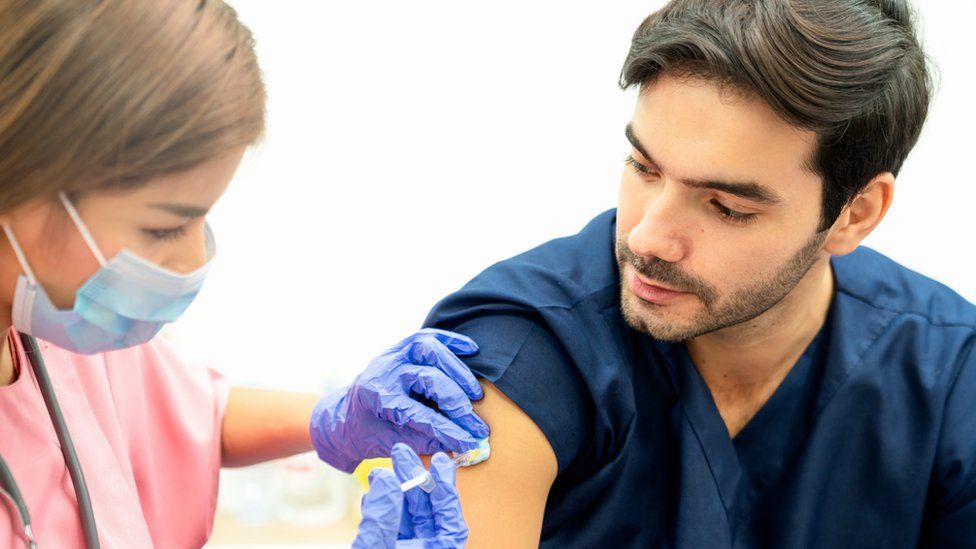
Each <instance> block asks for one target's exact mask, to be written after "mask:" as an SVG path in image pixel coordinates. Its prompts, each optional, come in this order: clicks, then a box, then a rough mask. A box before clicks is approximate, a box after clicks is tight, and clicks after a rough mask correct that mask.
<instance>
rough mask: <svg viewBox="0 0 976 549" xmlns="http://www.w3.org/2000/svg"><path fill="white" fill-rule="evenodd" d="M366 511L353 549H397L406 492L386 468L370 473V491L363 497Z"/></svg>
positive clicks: (363, 507) (363, 506)
mask: <svg viewBox="0 0 976 549" xmlns="http://www.w3.org/2000/svg"><path fill="white" fill-rule="evenodd" d="M362 509H363V520H362V521H361V522H360V523H359V534H358V535H357V536H356V540H355V541H353V544H352V547H353V549H372V548H374V547H379V548H382V549H395V548H396V542H397V532H398V529H399V526H400V515H401V513H402V510H403V492H401V491H400V483H399V482H397V479H396V476H395V475H394V474H393V473H391V472H390V471H387V470H383V469H374V470H373V471H371V472H370V474H369V492H367V493H366V495H365V496H363V503H362Z"/></svg>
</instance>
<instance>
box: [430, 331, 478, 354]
mask: <svg viewBox="0 0 976 549" xmlns="http://www.w3.org/2000/svg"><path fill="white" fill-rule="evenodd" d="M416 335H417V336H425V335H429V336H433V337H435V338H436V339H437V341H440V342H441V343H443V344H444V346H445V347H447V348H448V349H450V350H451V352H452V353H454V354H456V355H458V356H469V355H473V354H475V353H477V352H478V344H477V343H475V342H474V340H473V339H471V338H470V337H468V336H466V335H463V334H459V333H456V332H449V331H447V330H439V329H437V328H424V329H422V330H420V331H418V332H417V333H416Z"/></svg>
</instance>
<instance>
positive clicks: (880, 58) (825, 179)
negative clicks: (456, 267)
mask: <svg viewBox="0 0 976 549" xmlns="http://www.w3.org/2000/svg"><path fill="white" fill-rule="evenodd" d="M621 83H622V86H623V87H625V88H627V87H639V89H640V95H639V97H638V99H637V105H636V108H635V111H634V115H633V118H632V119H631V120H630V122H629V123H628V124H627V125H626V129H625V135H626V137H627V139H628V140H629V142H630V144H631V151H630V157H629V158H628V159H627V165H626V166H625V169H624V173H623V176H622V178H621V185H620V197H619V204H618V207H617V209H616V210H615V211H610V212H606V213H604V214H602V215H600V216H598V217H597V218H596V219H594V220H593V221H592V222H591V223H590V224H589V225H588V226H587V227H586V228H584V229H583V230H582V232H580V233H579V234H577V235H576V236H573V237H569V238H563V239H559V240H555V241H552V242H549V243H548V244H544V245H543V246H541V247H539V248H536V249H534V250H531V251H529V252H527V253H525V254H522V255H520V256H517V257H515V258H512V259H510V260H507V261H503V262H501V263H499V264H496V265H494V266H493V267H491V268H489V269H488V270H486V271H485V272H484V273H482V274H481V275H479V276H478V277H477V278H475V279H474V280H473V281H472V282H470V283H469V284H468V285H467V286H465V287H464V288H463V289H462V290H460V291H458V292H457V293H455V294H453V295H451V296H449V297H447V298H446V299H445V300H443V301H442V302H441V303H439V304H438V305H437V306H436V307H435V308H434V310H433V311H432V312H431V314H430V316H429V317H428V319H427V322H426V324H427V325H428V326H433V327H438V328H444V329H450V330H455V331H458V332H461V333H464V334H466V335H468V336H471V337H472V338H473V339H474V340H475V341H477V342H478V344H479V345H480V347H481V353H480V354H479V355H478V356H476V357H473V358H469V359H466V362H467V363H468V365H469V366H470V367H471V368H472V369H473V370H474V371H475V372H476V373H477V374H479V375H480V376H481V377H482V378H483V380H484V386H485V393H486V396H485V399H484V400H483V402H482V403H480V404H478V405H476V410H477V412H478V413H479V415H481V416H482V417H483V418H485V419H486V420H487V421H488V423H489V424H490V425H491V427H492V439H491V444H492V458H491V459H490V460H489V461H488V462H486V463H485V464H483V465H480V466H477V467H474V468H471V469H468V470H463V471H461V472H459V475H458V483H459V486H460V491H461V494H462V502H463V507H464V511H465V515H466V518H467V519H468V523H469V525H470V528H471V538H470V544H471V546H472V547H488V546H496V547H506V548H512V547H531V546H536V545H538V544H539V543H540V539H541V545H542V546H544V547H657V546H680V547H710V548H712V547H731V546H735V547H755V546H761V547H914V546H916V545H918V544H921V545H925V546H933V545H934V546H943V547H973V546H976V417H974V415H976V414H974V412H976V351H974V350H973V347H974V344H976V307H974V306H973V305H972V304H970V303H968V302H966V301H965V300H964V299H962V298H961V297H959V296H958V295H956V294H955V293H953V292H952V291H951V290H949V289H948V288H946V287H944V286H942V285H940V284H938V283H936V282H934V281H932V280H929V279H927V278H925V277H923V276H921V275H918V274H916V273H913V272H911V271H909V270H908V269H906V268H904V267H901V266H899V265H897V264H895V263H894V262H892V261H891V260H889V259H887V258H885V257H883V256H881V255H880V254H878V253H876V252H873V251H871V250H868V249H863V248H859V244H860V242H861V241H862V240H863V239H864V238H865V237H866V236H867V235H868V234H870V233H871V232H872V230H874V228H875V227H876V226H877V225H878V223H880V222H881V221H882V219H883V218H884V216H885V213H886V212H887V210H888V207H889V206H890V204H891V201H892V198H893V194H894V190H895V177H896V175H897V174H898V172H899V170H900V168H901V166H902V163H903V161H904V160H905V158H906V156H907V155H908V153H909V151H910V150H911V149H912V147H913V146H914V144H915V142H916V140H917V137H918V135H919V132H920V131H921V128H922V125H923V122H924V119H925V116H926V112H927V107H928V99H929V94H930V91H929V90H930V83H929V76H928V73H927V69H926V65H925V58H924V54H923V52H922V51H921V49H920V47H919V44H918V42H917V40H916V37H915V34H914V29H913V24H912V21H911V17H910V12H909V8H908V6H907V5H906V4H905V3H904V2H902V1H896V0H887V1H882V0H727V1H723V2H716V1H714V0H674V1H672V2H671V3H669V4H668V5H667V6H666V7H664V8H663V9H661V10H660V11H658V12H656V13H654V14H652V15H651V16H650V17H648V18H647V19H646V20H645V21H644V22H643V24H642V25H641V26H640V28H638V30H637V32H636V33H635V35H634V38H633V42H632V45H631V50H630V52H629V55H628V57H627V60H626V62H625V64H624V67H623V71H622V77H621ZM408 504H409V502H408Z"/></svg>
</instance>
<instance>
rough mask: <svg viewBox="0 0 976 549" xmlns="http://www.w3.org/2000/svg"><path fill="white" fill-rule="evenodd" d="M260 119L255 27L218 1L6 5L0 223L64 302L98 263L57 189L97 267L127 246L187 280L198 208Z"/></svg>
mask: <svg viewBox="0 0 976 549" xmlns="http://www.w3.org/2000/svg"><path fill="white" fill-rule="evenodd" d="M264 109H265V92H264V86H263V83H262V80H261V74H260V70H259V68H258V64H257V60H256V58H255V54H254V45H253V40H252V37H251V34H250V31H249V30H248V29H247V28H246V27H245V26H244V25H242V24H241V23H240V21H238V19H237V16H236V13H235V12H234V11H233V10H232V9H231V8H230V7H229V6H227V5H226V4H225V3H224V2H222V1H213V0H203V1H201V0H153V1H152V2H146V1H145V0H112V1H101V2H99V1H96V0H11V1H9V2H3V3H2V5H0V177H2V181H0V220H2V221H4V222H5V223H8V224H9V225H10V227H11V229H12V230H13V232H14V234H16V236H17V239H18V240H19V241H20V242H21V245H22V247H23V248H24V252H25V255H26V256H27V260H28V262H29V263H30V264H31V266H32V267H33V268H34V271H35V273H36V275H37V278H38V280H39V281H40V283H41V284H42V286H44V288H45V289H46V290H47V291H48V293H49V294H50V296H51V298H52V300H53V301H54V302H55V304H56V305H58V306H59V307H70V306H71V304H72V301H73V299H74V291H75V290H76V289H77V288H78V287H79V286H80V285H81V284H82V283H83V282H84V280H85V279H87V277H88V276H90V275H91V274H92V273H93V272H94V271H95V270H96V269H97V268H98V263H97V262H96V261H95V260H94V258H93V257H91V254H90V253H89V252H88V249H87V247H86V246H85V245H84V242H83V241H82V240H81V238H80V235H78V232H77V230H76V228H75V227H74V225H73V224H72V223H71V222H70V220H69V219H68V216H67V215H66V212H65V211H64V208H63V207H62V205H61V203H60V202H59V200H58V195H59V194H60V193H65V194H66V195H67V196H68V197H70V198H71V200H72V202H74V203H75V204H76V205H77V206H78V210H79V211H80V214H81V217H82V219H83V220H84V222H85V224H87V225H88V226H89V228H90V229H91V232H92V234H93V236H94V239H95V241H96V242H97V244H98V246H99V247H100V248H101V249H102V252H103V253H104V255H105V256H106V257H109V258H111V257H112V256H113V255H115V253H117V252H118V251H119V250H120V249H122V248H127V249H129V250H131V251H133V252H135V253H136V254H137V255H140V256H143V257H144V258H145V259H148V260H149V261H151V262H154V263H156V264H158V265H160V266H163V267H168V268H170V269H171V270H174V271H178V272H188V271H191V270H193V269H194V268H196V267H199V265H200V264H201V263H202V262H203V260H204V250H203V242H204V239H203V218H202V215H196V214H200V213H203V212H205V211H206V210H208V209H209V208H210V206H212V205H213V203H214V202H215V201H216V200H217V198H219V196H220V195H221V194H222V192H223V190H224V188H225V187H226V185H227V183H228V182H229V181H230V179H231V177H232V176H233V173H234V171H235V170H236V168H237V165H238V164H239V162H240V159H241V156H242V155H243V152H244V149H245V148H246V147H247V146H248V145H251V144H253V143H254V142H256V141H257V140H258V139H259V138H260V136H261V135H262V132H263V130H264ZM156 206H166V207H156ZM170 206H173V207H170ZM184 206H185V207H190V208H192V209H196V210H199V211H197V212H190V211H179V208H177V207H184ZM10 251H11V250H10V248H9V247H6V246H5V247H4V249H3V261H4V263H3V265H2V267H3V271H4V273H3V274H2V275H0V285H2V288H0V297H3V298H6V299H9V298H10V293H11V292H12V290H13V288H12V284H13V279H15V278H16V275H17V274H19V273H20V268H19V266H18V265H17V264H16V262H12V261H11V260H12V259H13V256H12V254H11V253H10ZM12 277H13V278H12Z"/></svg>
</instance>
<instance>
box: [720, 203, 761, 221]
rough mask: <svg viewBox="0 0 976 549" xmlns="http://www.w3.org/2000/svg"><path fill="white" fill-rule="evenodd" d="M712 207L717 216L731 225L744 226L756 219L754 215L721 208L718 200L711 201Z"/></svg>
mask: <svg viewBox="0 0 976 549" xmlns="http://www.w3.org/2000/svg"><path fill="white" fill-rule="evenodd" d="M712 207H714V208H715V211H716V212H718V215H720V216H721V217H722V218H723V219H725V220H726V221H729V222H731V223H742V224H745V223H749V222H750V221H753V220H755V218H756V214H752V213H743V212H738V211H735V210H733V209H731V208H727V207H725V206H723V205H722V203H721V202H719V201H718V200H712Z"/></svg>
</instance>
